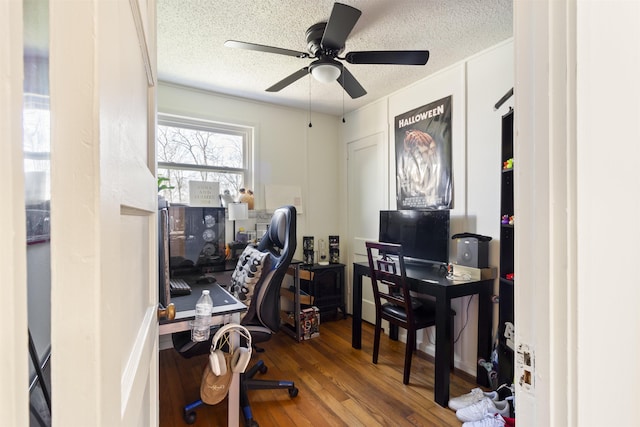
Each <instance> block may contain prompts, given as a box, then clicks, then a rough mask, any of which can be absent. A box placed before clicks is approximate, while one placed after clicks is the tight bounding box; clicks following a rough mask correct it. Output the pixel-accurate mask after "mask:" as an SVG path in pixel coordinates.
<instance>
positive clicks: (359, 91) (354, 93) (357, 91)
mask: <svg viewBox="0 0 640 427" xmlns="http://www.w3.org/2000/svg"><path fill="white" fill-rule="evenodd" d="M338 83H340V86H342V87H343V88H344V90H345V91H346V92H347V93H348V94H349V96H350V97H351V98H353V99H356V98H360V97H361V96H364V95H366V94H367V91H366V90H364V88H363V87H362V86H361V85H360V83H358V81H357V80H356V78H355V77H353V74H351V73H350V72H349V70H347V69H346V68H345V67H342V74H341V75H340V77H338Z"/></svg>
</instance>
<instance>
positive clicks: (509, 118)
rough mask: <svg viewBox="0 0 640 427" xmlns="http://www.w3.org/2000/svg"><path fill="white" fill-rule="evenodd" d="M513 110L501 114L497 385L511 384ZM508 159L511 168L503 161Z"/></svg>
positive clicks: (512, 370)
mask: <svg viewBox="0 0 640 427" xmlns="http://www.w3.org/2000/svg"><path fill="white" fill-rule="evenodd" d="M513 114H514V112H513V109H512V108H510V109H509V112H508V113H506V114H505V115H504V116H502V175H501V183H500V214H501V216H502V217H501V219H500V280H499V288H500V290H499V292H500V307H499V311H498V384H512V383H513V378H514V349H513V348H512V345H508V343H507V338H506V337H505V331H506V330H507V329H508V326H507V325H508V324H511V325H514V312H513V300H514V295H513V294H514V292H513V291H514V289H513V287H514V280H515V278H514V277H513V272H514V241H515V221H512V222H513V223H512V224H508V223H507V224H505V223H504V220H503V218H504V216H505V215H506V216H507V218H511V217H512V216H513V215H514V202H513V195H514V172H513ZM509 159H512V161H511V167H506V162H507V161H508V160H509Z"/></svg>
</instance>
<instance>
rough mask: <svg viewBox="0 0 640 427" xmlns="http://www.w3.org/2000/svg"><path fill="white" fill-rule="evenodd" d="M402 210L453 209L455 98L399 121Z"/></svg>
mask: <svg viewBox="0 0 640 427" xmlns="http://www.w3.org/2000/svg"><path fill="white" fill-rule="evenodd" d="M394 125H395V129H394V131H395V140H396V197H397V202H398V209H451V208H452V207H453V206H452V200H453V194H452V193H453V183H452V171H451V96H448V97H446V98H443V99H440V100H438V101H435V102H432V103H430V104H427V105H424V106H422V107H419V108H416V109H415V110H411V111H409V112H407V113H404V114H402V115H399V116H396V118H395V123H394Z"/></svg>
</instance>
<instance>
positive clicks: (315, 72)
mask: <svg viewBox="0 0 640 427" xmlns="http://www.w3.org/2000/svg"><path fill="white" fill-rule="evenodd" d="M341 72H342V70H341V69H340V65H339V64H338V63H333V62H325V63H321V64H315V65H312V67H311V75H312V76H313V77H314V78H315V79H316V80H317V81H319V82H320V83H331V82H335V81H336V79H337V78H338V77H340V73H341Z"/></svg>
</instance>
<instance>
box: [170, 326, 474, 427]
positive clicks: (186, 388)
mask: <svg viewBox="0 0 640 427" xmlns="http://www.w3.org/2000/svg"><path fill="white" fill-rule="evenodd" d="M260 345H261V347H263V348H264V350H265V351H264V352H263V353H256V352H254V353H253V359H252V363H253V361H255V360H256V358H257V357H259V358H261V359H263V360H264V361H265V363H266V365H267V366H268V371H267V372H266V373H265V374H264V375H262V376H261V375H260V374H258V376H257V377H258V378H270V379H284V380H293V381H295V384H296V386H297V387H298V389H299V390H300V392H299V394H298V396H297V397H295V398H290V397H289V394H288V393H287V391H286V390H253V391H250V396H249V397H250V400H251V402H252V410H253V416H254V419H255V420H256V421H257V422H258V423H259V424H260V426H261V427H271V426H331V427H333V426H350V427H354V426H367V427H371V426H457V427H459V426H460V425H461V423H460V422H459V421H458V420H457V419H456V416H455V412H454V411H452V410H450V409H448V408H443V407H441V406H439V405H437V404H436V403H435V402H434V401H433V369H434V366H433V363H432V361H430V360H428V358H427V357H426V356H425V355H424V354H423V353H421V352H417V353H415V354H414V357H413V365H412V369H411V380H410V382H409V384H408V385H403V384H402V369H403V361H404V349H405V347H404V343H402V342H399V341H392V340H389V337H388V336H387V335H384V334H383V336H382V340H381V345H380V356H379V360H378V364H377V365H374V364H373V363H372V362H371V353H372V348H373V327H372V326H371V325H370V324H367V323H363V329H362V350H355V349H353V348H352V347H351V318H347V319H341V318H339V319H338V320H331V321H323V323H322V324H321V325H320V336H319V337H317V338H314V339H312V340H309V341H304V342H301V343H296V342H295V341H294V339H293V338H292V337H291V336H289V335H287V334H286V333H284V332H283V331H280V332H278V333H277V334H276V335H275V336H273V337H272V339H271V340H270V341H268V342H265V343H261V344H260ZM206 362H207V356H206V355H204V356H202V357H195V358H191V359H184V358H182V357H181V356H180V355H179V354H178V353H177V352H176V351H175V350H173V349H169V350H163V351H161V352H160V426H161V427H176V426H185V425H186V423H185V422H184V420H183V418H182V414H183V407H184V405H185V404H187V403H190V402H193V401H195V400H196V399H198V397H199V390H200V379H201V376H202V372H203V369H204V364H205V363H206ZM470 380H471V381H470ZM472 380H473V379H472V378H469V376H468V375H462V376H460V375H458V374H456V375H452V376H451V396H459V395H461V394H465V393H468V392H469V391H470V390H471V389H472V388H474V387H477V385H476V384H475V383H474V382H472ZM226 411H227V401H226V399H225V400H224V401H223V402H221V403H220V404H218V405H214V406H208V405H204V406H201V407H199V408H198V409H197V410H196V412H197V419H196V422H195V423H194V424H193V425H194V426H197V427H198V426H202V427H204V426H211V427H213V426H226V425H227V412H226ZM240 420H241V423H242V422H243V418H242V416H240Z"/></svg>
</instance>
